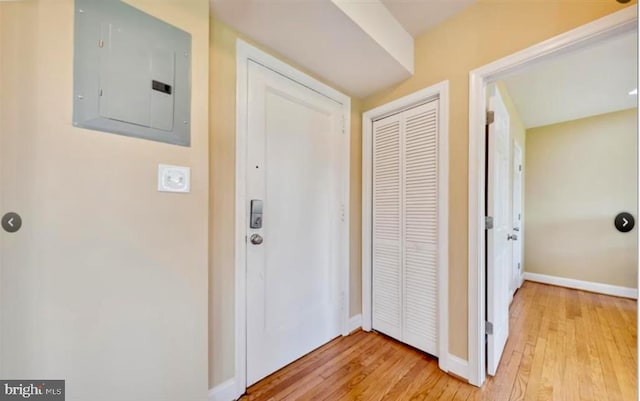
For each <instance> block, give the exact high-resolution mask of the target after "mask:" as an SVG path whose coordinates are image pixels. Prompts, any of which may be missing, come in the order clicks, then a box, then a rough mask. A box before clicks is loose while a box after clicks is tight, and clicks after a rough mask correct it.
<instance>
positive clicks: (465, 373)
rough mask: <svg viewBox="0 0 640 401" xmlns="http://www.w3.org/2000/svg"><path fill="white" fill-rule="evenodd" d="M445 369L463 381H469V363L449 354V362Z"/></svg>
mask: <svg viewBox="0 0 640 401" xmlns="http://www.w3.org/2000/svg"><path fill="white" fill-rule="evenodd" d="M443 368H445V370H446V371H447V372H449V373H453V374H454V375H456V376H458V377H460V378H462V379H466V380H469V361H465V360H464V359H462V358H458V357H457V356H455V355H451V354H448V355H447V361H446V363H445V366H443Z"/></svg>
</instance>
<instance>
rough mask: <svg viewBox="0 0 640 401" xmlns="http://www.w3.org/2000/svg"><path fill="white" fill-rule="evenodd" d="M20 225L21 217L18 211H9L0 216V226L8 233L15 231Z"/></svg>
mask: <svg viewBox="0 0 640 401" xmlns="http://www.w3.org/2000/svg"><path fill="white" fill-rule="evenodd" d="M20 227H22V218H21V217H20V215H19V214H18V213H14V212H9V213H7V214H5V215H4V216H2V228H3V229H4V230H5V231H6V232H8V233H15V232H16V231H18V230H19V229H20Z"/></svg>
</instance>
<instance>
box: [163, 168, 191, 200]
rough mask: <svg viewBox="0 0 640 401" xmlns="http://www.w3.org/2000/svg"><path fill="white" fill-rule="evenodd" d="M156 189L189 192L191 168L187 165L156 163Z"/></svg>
mask: <svg viewBox="0 0 640 401" xmlns="http://www.w3.org/2000/svg"><path fill="white" fill-rule="evenodd" d="M158 191H160V192H181V193H185V192H191V169H190V168H189V167H182V166H171V165H169V164H158Z"/></svg>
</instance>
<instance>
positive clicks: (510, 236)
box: [507, 234, 518, 241]
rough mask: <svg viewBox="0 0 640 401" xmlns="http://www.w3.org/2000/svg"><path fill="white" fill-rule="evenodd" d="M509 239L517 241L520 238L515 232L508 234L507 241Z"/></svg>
mask: <svg viewBox="0 0 640 401" xmlns="http://www.w3.org/2000/svg"><path fill="white" fill-rule="evenodd" d="M509 240H513V241H517V240H518V236H517V235H515V234H513V235H511V234H507V241H509Z"/></svg>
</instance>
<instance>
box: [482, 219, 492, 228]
mask: <svg viewBox="0 0 640 401" xmlns="http://www.w3.org/2000/svg"><path fill="white" fill-rule="evenodd" d="M492 228H493V217H492V216H485V217H484V229H485V230H491V229H492Z"/></svg>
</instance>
